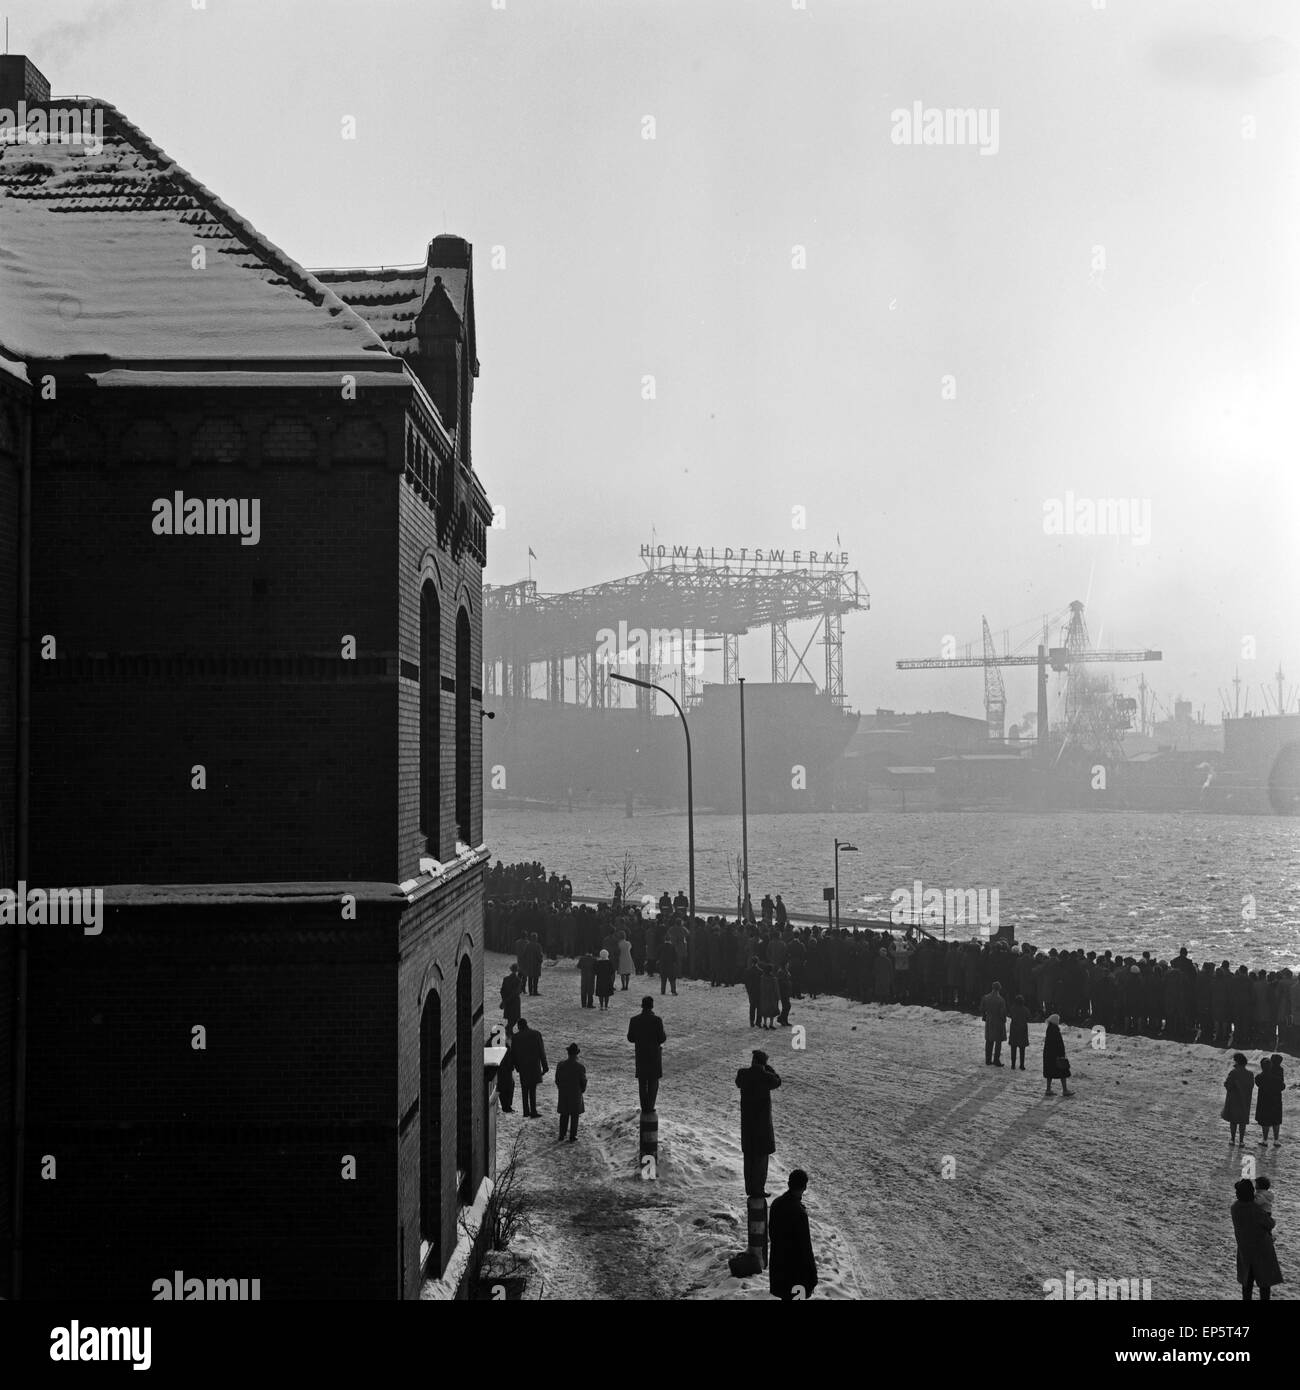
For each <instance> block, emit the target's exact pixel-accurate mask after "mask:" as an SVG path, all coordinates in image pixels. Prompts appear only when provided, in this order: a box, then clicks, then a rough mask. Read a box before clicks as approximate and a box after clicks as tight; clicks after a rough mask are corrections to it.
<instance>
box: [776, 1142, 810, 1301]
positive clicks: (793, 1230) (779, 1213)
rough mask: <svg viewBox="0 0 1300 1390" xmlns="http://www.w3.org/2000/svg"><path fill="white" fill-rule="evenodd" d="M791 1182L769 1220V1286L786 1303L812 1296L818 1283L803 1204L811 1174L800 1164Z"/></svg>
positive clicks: (791, 1177) (778, 1200)
mask: <svg viewBox="0 0 1300 1390" xmlns="http://www.w3.org/2000/svg"><path fill="white" fill-rule="evenodd" d="M789 1182H790V1189H789V1191H788V1192H785V1193H783V1194H782V1195H781V1196H780V1197H778V1198H777V1199H776V1201H775V1202H773V1203H772V1211H771V1214H770V1215H769V1216H768V1221H767V1234H768V1239H769V1240H770V1241H771V1258H770V1262H769V1264H768V1267H767V1278H768V1283H767V1286H768V1288H769V1289H770V1290H771V1291H772V1293H774V1294H775V1295H776V1296H777V1298H779V1299H780V1300H781V1301H782V1302H783V1303H793V1302H795V1301H796V1300H797V1299H805V1298H811V1297H812V1293H813V1289H815V1288H816V1287H817V1260H816V1258H815V1257H814V1255H813V1248H812V1232H811V1231H810V1230H809V1228H808V1213H807V1212H806V1211H805V1210H804V1205H803V1194H804V1192H805V1191H806V1190H807V1188H808V1174H807V1173H805V1172H804V1170H803V1169H802V1168H796V1169H795V1170H794V1172H793V1173H791V1174H790V1179H789Z"/></svg>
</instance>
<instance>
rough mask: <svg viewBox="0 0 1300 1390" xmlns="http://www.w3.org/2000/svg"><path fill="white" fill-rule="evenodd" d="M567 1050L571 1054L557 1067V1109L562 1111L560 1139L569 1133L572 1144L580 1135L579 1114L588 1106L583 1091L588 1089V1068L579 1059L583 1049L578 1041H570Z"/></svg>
mask: <svg viewBox="0 0 1300 1390" xmlns="http://www.w3.org/2000/svg"><path fill="white" fill-rule="evenodd" d="M567 1051H568V1054H569V1055H568V1056H567V1057H566V1058H565V1059H564V1061H562V1062H561V1063H560V1065H559V1066H558V1067H556V1068H555V1089H556V1091H557V1092H558V1096H557V1104H556V1109H557V1110H559V1112H560V1139H561V1140H563V1138H564V1136H565V1134H566V1133H567V1134H568V1136H569V1143H570V1144H572V1143H573V1141H574V1140H575V1139H576V1138H577V1137H578V1116H579V1115H581V1114H582V1112H583V1111H584V1110H585V1109H586V1108H587V1107H586V1106H585V1105H584V1104H583V1101H582V1093H583V1092H584V1091H585V1090H586V1089H587V1068H586V1067H584V1066H583V1065H582V1063H581V1062H580V1061H578V1053H579V1052H581V1051H582V1049H581V1048H580V1047H579V1046H578V1044H577V1043H570V1044H569V1046H568V1048H567Z"/></svg>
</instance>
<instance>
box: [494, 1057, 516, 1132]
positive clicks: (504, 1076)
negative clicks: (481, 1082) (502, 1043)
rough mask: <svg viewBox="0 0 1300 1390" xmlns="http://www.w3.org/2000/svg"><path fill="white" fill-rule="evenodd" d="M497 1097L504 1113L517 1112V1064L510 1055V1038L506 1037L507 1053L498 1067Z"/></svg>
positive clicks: (511, 1113)
mask: <svg viewBox="0 0 1300 1390" xmlns="http://www.w3.org/2000/svg"><path fill="white" fill-rule="evenodd" d="M497 1099H498V1100H499V1101H500V1103H501V1113H502V1114H503V1115H513V1114H514V1113H515V1108H514V1107H515V1064H514V1062H513V1061H512V1060H511V1057H510V1040H509V1039H508V1038H507V1039H506V1055H505V1056H504V1057H503V1058H502V1059H501V1065H500V1066H499V1067H498V1068H497Z"/></svg>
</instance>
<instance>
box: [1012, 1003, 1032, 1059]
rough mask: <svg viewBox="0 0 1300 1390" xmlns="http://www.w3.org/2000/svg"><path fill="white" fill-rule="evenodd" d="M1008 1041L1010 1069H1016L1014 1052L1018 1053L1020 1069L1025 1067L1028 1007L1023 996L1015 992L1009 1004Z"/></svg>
mask: <svg viewBox="0 0 1300 1390" xmlns="http://www.w3.org/2000/svg"><path fill="white" fill-rule="evenodd" d="M1008 1041H1009V1042H1010V1044H1011V1070H1012V1071H1015V1069H1016V1053H1017V1052H1019V1053H1020V1070H1021V1071H1024V1069H1025V1049H1026V1048H1027V1047H1028V1046H1029V1009H1028V1007H1027V1006H1026V1004H1025V996H1024V995H1023V994H1017V995H1016V999H1015V1003H1014V1004H1012V1006H1011V1029H1010V1036H1009V1039H1008Z"/></svg>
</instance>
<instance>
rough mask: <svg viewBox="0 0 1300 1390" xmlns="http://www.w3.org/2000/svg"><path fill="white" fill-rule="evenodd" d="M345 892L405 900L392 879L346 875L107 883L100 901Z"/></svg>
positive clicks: (313, 898)
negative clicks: (250, 880)
mask: <svg viewBox="0 0 1300 1390" xmlns="http://www.w3.org/2000/svg"><path fill="white" fill-rule="evenodd" d="M345 895H350V896H352V897H353V898H355V899H356V900H357V901H358V902H363V903H389V904H391V905H393V906H395V907H396V906H399V905H400V906H404V905H405V904H406V895H405V894H404V893H403V892H402V890H401V889H400V888H399V887H398V886H397V884H395V883H373V882H365V883H361V882H353V881H352V880H350V879H339V880H338V881H337V882H334V883H328V882H320V883H317V882H304V883H110V884H107V885H105V887H104V901H105V902H106V903H107V904H108V906H109V907H167V906H172V905H175V904H177V903H181V904H188V905H191V906H202V905H203V904H205V903H207V904H212V905H220V906H226V905H229V904H230V903H243V904H247V905H249V906H266V907H274V906H276V905H278V904H283V903H337V902H338V901H339V900H340V899H341V898H342V897H344V896H345Z"/></svg>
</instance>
